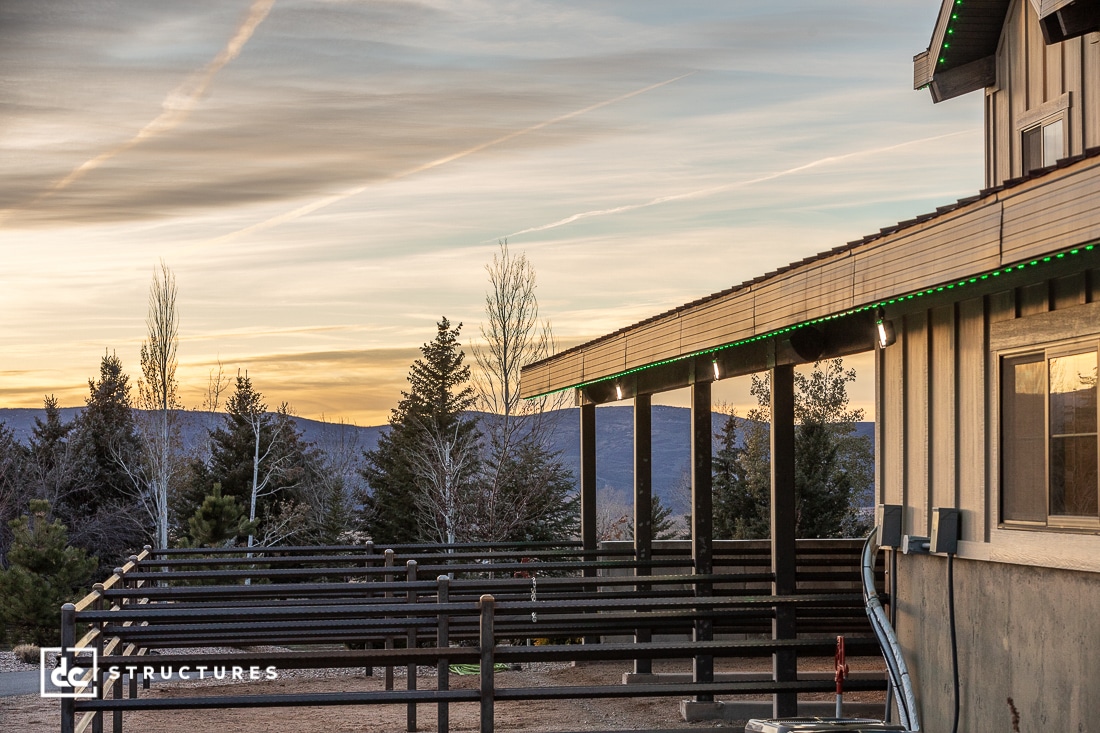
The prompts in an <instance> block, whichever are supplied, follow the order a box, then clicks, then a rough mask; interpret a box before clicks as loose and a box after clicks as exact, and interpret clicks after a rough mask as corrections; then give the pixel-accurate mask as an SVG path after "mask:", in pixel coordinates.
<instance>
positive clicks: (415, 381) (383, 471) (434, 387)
mask: <svg viewBox="0 0 1100 733" xmlns="http://www.w3.org/2000/svg"><path fill="white" fill-rule="evenodd" d="M461 329H462V324H461V323H460V324H458V325H457V326H455V327H454V328H452V327H451V323H450V321H448V320H447V319H446V318H443V319H442V320H441V321H439V323H438V324H437V333H436V337H435V339H434V340H432V341H431V342H429V343H426V344H424V345H423V346H422V347H421V348H420V352H421V354H422V356H421V358H419V359H417V360H416V361H415V362H413V364H412V366H411V367H410V369H409V376H408V380H409V386H410V389H409V391H407V392H402V393H401V401H400V402H399V403H398V405H397V407H396V408H394V410H393V411H392V412H391V414H390V421H389V430H387V431H386V432H384V433H383V434H382V435H381V436H380V437H379V440H378V445H377V447H376V448H375V449H374V450H372V451H367V452H366V453H365V454H364V458H365V465H364V467H363V469H362V475H363V478H364V479H365V480H366V482H367V485H368V487H369V494H367V495H366V496H364V497H363V505H364V509H363V524H364V529H366V531H367V532H368V534H369V535H370V537H371V539H373V540H374V542H376V543H388V544H400V543H406V542H417V541H420V540H422V539H424V538H431V537H433V536H435V534H436V533H435V532H433V531H432V530H431V528H428V527H425V526H423V522H424V520H425V519H426V518H425V517H423V516H421V515H420V514H419V513H418V512H416V511H413V509H414V508H415V507H417V506H419V505H422V503H423V502H421V501H418V496H419V492H420V491H421V490H422V480H421V479H419V478H418V475H417V473H418V471H417V468H416V463H415V461H414V460H413V458H412V455H413V453H415V452H417V451H423V450H425V445H426V444H427V443H428V440H427V437H428V436H429V435H430V434H431V433H434V434H436V435H442V436H448V438H449V437H450V436H452V435H453V436H455V439H456V440H457V441H461V442H463V443H468V442H473V441H476V440H477V425H476V421H475V420H473V419H471V418H469V417H466V416H465V415H464V414H463V413H464V412H465V411H467V410H469V409H470V408H471V407H472V406H473V404H474V399H475V396H474V390H473V388H472V387H470V385H469V381H470V368H469V367H468V366H466V365H465V364H463V359H464V355H463V352H462V349H461V346H460V344H459V341H458V336H459V333H460V331H461Z"/></svg>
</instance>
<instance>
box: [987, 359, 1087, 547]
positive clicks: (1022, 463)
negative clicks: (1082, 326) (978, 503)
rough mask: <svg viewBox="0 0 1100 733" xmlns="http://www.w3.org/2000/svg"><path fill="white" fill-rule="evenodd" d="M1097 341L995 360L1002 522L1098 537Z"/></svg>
mask: <svg viewBox="0 0 1100 733" xmlns="http://www.w3.org/2000/svg"><path fill="white" fill-rule="evenodd" d="M1097 346H1098V343H1097V340H1096V339H1092V340H1090V341H1076V342H1070V343H1064V344H1059V345H1056V346H1050V347H1046V348H1041V349H1033V350H1029V351H1024V352H1021V353H1013V354H1010V355H1004V356H1002V357H1001V452H1000V454H1001V522H1002V523H1003V524H1004V525H1006V526H1011V525H1018V526H1045V527H1057V528H1065V529H1073V528H1078V529H1100V473H1098V467H1100V444H1098V441H1097V425H1098V423H1100V419H1098V413H1097V409H1098V402H1097V384H1096V380H1097Z"/></svg>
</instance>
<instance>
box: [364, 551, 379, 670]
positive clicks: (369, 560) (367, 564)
mask: <svg viewBox="0 0 1100 733" xmlns="http://www.w3.org/2000/svg"><path fill="white" fill-rule="evenodd" d="M363 556H364V557H363V561H362V563H361V565H362V567H363V569H364V570H365V571H366V572H364V573H363V584H364V587H365V588H366V597H367V599H368V600H370V599H372V598H374V591H373V590H371V589H370V583H372V582H373V581H374V576H373V575H371V574H370V572H369V571H370V568H372V567H373V566H374V540H367V544H366V545H364V549H363ZM363 648H364V649H374V648H376V646H375V642H373V641H366V640H364V641H363ZM363 676H364V677H373V676H374V666H373V665H370V664H368V665H365V666H364V667H363Z"/></svg>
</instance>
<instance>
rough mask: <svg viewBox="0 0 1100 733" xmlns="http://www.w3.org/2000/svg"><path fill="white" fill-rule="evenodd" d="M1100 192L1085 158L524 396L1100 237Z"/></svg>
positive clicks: (755, 290)
mask: <svg viewBox="0 0 1100 733" xmlns="http://www.w3.org/2000/svg"><path fill="white" fill-rule="evenodd" d="M1098 191H1100V158H1088V159H1085V160H1083V161H1080V162H1078V163H1076V164H1074V165H1072V166H1069V167H1066V168H1064V169H1060V170H1056V171H1052V172H1050V173H1047V174H1046V175H1043V176H1041V177H1038V178H1035V179H1032V180H1029V181H1026V182H1024V183H1021V184H1019V185H1017V186H1014V187H1012V188H1010V189H1007V190H1004V191H1001V192H998V193H995V194H991V195H989V196H986V197H985V198H982V199H979V200H977V201H974V202H972V203H970V204H967V205H965V206H961V207H959V208H957V209H955V210H952V211H948V212H946V213H943V214H940V215H939V216H936V217H935V218H932V219H930V220H928V221H925V222H923V223H919V224H914V225H911V226H907V227H905V228H903V229H900V230H898V231H896V232H894V233H892V234H887V235H884V236H882V237H879V238H877V239H873V240H871V241H868V242H866V243H864V244H861V245H857V246H855V247H853V248H851V249H845V250H843V251H840V252H837V253H835V254H832V255H825V256H822V257H820V258H818V259H815V260H812V261H810V262H807V263H805V264H801V265H799V266H797V267H794V268H792V269H790V270H788V271H786V272H781V273H778V274H776V275H773V276H772V277H770V278H767V279H764V280H762V281H759V282H754V283H752V284H751V285H746V286H744V287H741V288H740V289H737V290H734V291H732V292H729V293H725V294H723V295H721V296H716V297H713V298H709V299H704V300H702V301H700V302H699V303H697V304H693V305H690V306H685V307H683V308H680V309H678V310H676V311H674V312H671V313H668V314H666V315H663V316H661V317H658V318H655V319H653V320H651V321H648V322H644V323H641V324H638V325H636V326H632V327H630V328H628V329H624V330H623V331H622V332H619V333H616V334H612V335H610V336H608V337H605V338H603V339H600V340H597V341H595V342H592V343H591V344H587V345H585V346H581V347H578V348H576V349H572V350H570V351H567V352H564V353H562V354H561V355H558V356H555V357H552V358H550V359H547V360H545V361H542V362H539V363H537V364H533V365H529V366H527V367H525V368H524V370H523V378H522V382H521V385H520V387H521V390H522V395H523V396H524V397H532V396H534V395H538V394H544V393H546V392H550V391H555V390H561V389H568V388H570V387H573V386H576V385H578V384H582V383H586V382H590V381H593V380H596V379H600V378H603V377H610V376H612V375H615V374H618V373H621V372H624V371H627V370H629V369H634V368H637V367H643V366H646V365H650V364H655V363H657V362H661V361H664V360H666V359H673V358H676V357H680V356H683V355H685V354H690V353H694V352H697V351H700V350H703V349H708V348H713V347H717V346H722V345H725V344H729V343H733V342H736V341H739V340H741V339H745V338H748V337H751V336H754V335H758V334H763V333H768V332H771V331H774V330H776V329H780V328H784V327H787V326H791V325H795V324H797V323H800V322H804V321H807V320H812V319H814V318H819V317H824V316H829V315H833V314H836V313H840V312H843V311H845V310H848V309H850V308H854V307H859V306H862V305H867V304H871V303H875V302H878V301H882V300H885V299H888V298H892V297H895V296H897V295H902V294H905V293H908V292H913V291H915V290H918V289H921V288H927V287H931V286H935V285H939V284H943V283H950V282H954V281H958V280H961V279H963V278H966V277H970V276H972V275H975V274H978V273H981V272H984V271H989V270H993V269H996V268H998V267H1001V266H1003V265H1007V264H1011V263H1013V262H1018V261H1022V260H1026V259H1029V258H1034V257H1041V256H1043V255H1045V254H1049V253H1051V252H1056V251H1058V250H1061V249H1066V248H1069V247H1073V246H1077V245H1080V244H1085V243H1090V242H1093V241H1097V240H1100V206H1098V205H1097V204H1096V201H1097V198H1096V197H1097V192H1098ZM1092 287H1096V286H1095V285H1093V286H1092ZM1067 297H1068V296H1067ZM1073 297H1084V296H1082V295H1080V294H1078V295H1077V296H1073ZM681 386H682V385H681Z"/></svg>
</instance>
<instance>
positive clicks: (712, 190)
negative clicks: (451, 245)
mask: <svg viewBox="0 0 1100 733" xmlns="http://www.w3.org/2000/svg"><path fill="white" fill-rule="evenodd" d="M968 134H970V131H969V130H962V131H959V132H949V133H946V134H943V135H935V136H933V137H925V138H921V139H919V140H908V141H906V142H903V143H897V144H895V145H888V146H886V147H882V148H873V149H871V150H857V151H855V152H854V153H845V154H844V155H830V156H828V157H826V158H820V159H819V160H814V161H811V162H809V163H804V164H803V165H799V166H795V167H794V168H788V169H786V170H782V171H776V172H775V173H768V174H767V175H763V176H760V177H759V178H750V179H748V180H745V181H735V182H733V183H723V184H721V185H718V186H710V187H708V188H700V189H697V190H695V191H685V192H684V193H676V194H669V195H667V196H658V197H657V198H654V199H650V200H649V201H644V202H641V203H637V204H624V205H622V206H616V207H614V208H611V209H596V210H593V211H582V212H581V213H579V214H572V215H570V216H567V217H565V218H564V219H559V220H557V221H554V222H550V223H549V224H542V225H540V226H536V227H530V228H528V229H521V230H520V231H518V232H512V233H511V234H506V235H504V236H503V237H498V238H494V239H487V240H485V241H486V242H495V241H497V240H498V239H511V238H512V237H518V236H520V235H521V234H531V233H532V232H543V231H546V230H547V229H555V228H557V227H561V226H565V225H566V224H572V223H573V222H575V221H580V220H581V219H590V218H592V217H596V216H610V215H612V214H621V213H623V212H625V211H634V210H636V209H645V208H648V207H650V206H657V205H659V204H666V203H668V202H670V201H684V200H687V199H696V198H704V197H706V196H711V195H714V194H716V193H722V192H723V191H730V190H733V189H735V188H743V187H744V186H751V185H754V184H757V183H764V182H766V181H772V180H775V179H776V178H782V177H783V176H789V175H793V174H795V173H801V172H802V171H805V170H809V169H810V168H817V167H818V166H822V165H827V164H828V163H836V162H838V161H841V160H847V159H848V158H858V157H860V156H864V155H875V154H877V153H886V152H889V151H891V150H897V149H898V148H904V147H908V146H910V145H918V144H921V143H927V142H932V141H934V140H943V139H944V138H948V137H955V136H957V135H968Z"/></svg>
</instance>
